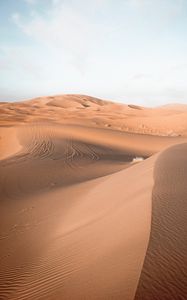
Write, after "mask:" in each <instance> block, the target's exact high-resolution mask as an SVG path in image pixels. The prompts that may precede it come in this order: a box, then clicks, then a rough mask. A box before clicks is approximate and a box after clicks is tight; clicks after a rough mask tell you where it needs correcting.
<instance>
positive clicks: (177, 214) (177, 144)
mask: <svg viewBox="0 0 187 300" xmlns="http://www.w3.org/2000/svg"><path fill="white" fill-rule="evenodd" d="M0 111H1V118H0V198H1V199H0V220H1V221H0V222H1V226H0V299H11V300H13V299H73V300H74V299H126V300H130V299H136V300H137V299H142V300H144V299H145V300H147V299H155V300H156V299H168V300H169V299H185V295H186V282H185V278H186V277H185V275H186V273H187V270H186V265H185V263H184V262H185V254H186V252H187V251H186V250H187V249H186V245H187V244H186V243H185V236H186V234H185V233H186V231H185V230H186V219H187V218H186V214H185V213H186V199H187V190H186V177H187V170H186V163H187V162H186V151H187V106H181V105H174V106H164V107H159V108H145V107H139V106H136V105H133V104H129V105H122V104H118V103H113V102H111V101H104V100H100V99H96V98H92V97H89V96H83V95H62V96H54V97H43V98H37V99H33V100H28V101H23V102H16V103H1V104H0Z"/></svg>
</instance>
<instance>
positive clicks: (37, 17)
mask: <svg viewBox="0 0 187 300" xmlns="http://www.w3.org/2000/svg"><path fill="white" fill-rule="evenodd" d="M80 2H81V1H80ZM104 2H105V1H104V0H102V1H95V2H94V4H93V3H90V5H88V4H87V5H86V6H84V5H83V4H84V1H82V5H78V6H76V5H75V6H74V5H69V4H68V3H67V2H64V1H59V0H52V4H53V6H52V7H50V9H46V10H45V11H44V14H41V13H38V12H37V11H34V12H33V11H32V14H31V15H30V18H29V19H27V20H25V19H24V16H21V15H20V14H18V13H14V14H13V15H12V20H13V21H14V23H15V24H16V25H17V26H18V27H19V28H20V29H21V30H22V32H23V33H24V34H25V35H27V36H28V37H30V38H32V39H33V40H34V41H36V42H37V43H40V44H42V45H44V47H48V48H51V49H55V51H56V53H57V55H59V56H60V55H61V56H62V55H63V56H66V58H67V59H68V60H69V61H70V62H71V64H73V65H74V67H76V68H78V69H80V71H81V72H82V71H83V69H84V65H85V64H86V63H87V59H88V57H89V55H90V54H91V53H92V52H94V49H95V48H97V47H98V44H99V43H102V38H103V37H104V36H105V35H106V32H107V30H108V29H107V26H104V25H102V24H96V23H94V20H92V21H93V22H92V21H91V20H90V18H91V17H92V12H93V10H94V9H95V10H97V9H98V8H99V7H100V5H101V3H104ZM85 10H87V11H85ZM85 12H86V13H85ZM96 42H97V43H98V44H96Z"/></svg>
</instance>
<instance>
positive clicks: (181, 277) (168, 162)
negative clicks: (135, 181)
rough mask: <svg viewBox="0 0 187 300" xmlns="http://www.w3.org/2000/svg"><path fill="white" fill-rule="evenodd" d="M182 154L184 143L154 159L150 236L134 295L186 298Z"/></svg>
mask: <svg viewBox="0 0 187 300" xmlns="http://www.w3.org/2000/svg"><path fill="white" fill-rule="evenodd" d="M186 154H187V143H185V144H180V145H176V146H173V147H170V148H169V149H167V150H165V151H163V153H162V154H161V155H159V157H158V159H157V160H156V163H155V167H154V187H153V193H152V202H153V209H152V229H151V236H150V241H149V247H148V250H147V254H146V258H145V262H144V266H143V270H142V274H141V277H140V282H139V286H138V289H137V293H136V297H135V299H138V300H139V299H145V300H146V299H147V300H148V299H155V300H156V299H165V300H170V299H184V300H185V299H186V292H187V285H186V284H187V280H186V274H187V265H186V253H187V243H186V231H187V210H186V200H187V186H186V178H187V155H186Z"/></svg>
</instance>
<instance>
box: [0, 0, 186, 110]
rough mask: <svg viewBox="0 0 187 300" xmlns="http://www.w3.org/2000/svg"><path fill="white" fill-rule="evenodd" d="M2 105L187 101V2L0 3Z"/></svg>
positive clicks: (19, 0) (52, 0)
mask: <svg viewBox="0 0 187 300" xmlns="http://www.w3.org/2000/svg"><path fill="white" fill-rule="evenodd" d="M0 37H1V38H0V101H3V100H6V101H7V100H11V101H13V100H19V99H24V98H32V97H35V96H39V95H49V94H62V93H83V94H89V95H94V96H97V97H100V98H106V99H113V100H116V101H121V102H131V103H137V104H143V105H160V104H164V103H169V102H170V103H171V102H181V103H182V102H183V103H187V0H0Z"/></svg>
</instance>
